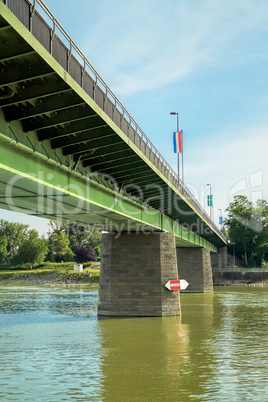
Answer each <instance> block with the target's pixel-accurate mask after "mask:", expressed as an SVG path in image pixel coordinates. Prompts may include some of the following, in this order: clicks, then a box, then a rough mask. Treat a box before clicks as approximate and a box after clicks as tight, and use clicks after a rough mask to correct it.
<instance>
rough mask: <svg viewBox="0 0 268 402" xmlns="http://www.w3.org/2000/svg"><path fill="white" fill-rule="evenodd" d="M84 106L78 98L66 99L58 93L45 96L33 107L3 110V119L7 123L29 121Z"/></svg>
mask: <svg viewBox="0 0 268 402" xmlns="http://www.w3.org/2000/svg"><path fill="white" fill-rule="evenodd" d="M82 105H85V101H83V100H82V99H81V98H79V97H74V96H72V97H70V98H68V97H66V96H64V94H62V93H60V94H58V96H57V97H55V94H54V96H53V95H52V96H47V97H46V98H44V99H42V102H40V101H39V102H36V103H35V106H34V107H33V106H27V107H26V106H25V107H23V106H20V107H16V106H13V107H12V106H10V107H7V108H5V109H4V113H5V118H6V120H7V121H13V120H24V119H29V118H31V117H38V116H42V115H44V114H49V115H50V114H51V113H55V112H58V111H61V110H68V109H69V108H73V107H76V106H82Z"/></svg>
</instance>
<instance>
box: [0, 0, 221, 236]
mask: <svg viewBox="0 0 268 402" xmlns="http://www.w3.org/2000/svg"><path fill="white" fill-rule="evenodd" d="M0 1H2V2H3V3H4V4H5V5H6V6H7V7H8V8H9V9H10V10H11V11H12V12H13V13H14V14H15V15H16V17H17V18H18V19H19V20H20V21H21V22H22V23H23V24H24V25H25V27H27V29H28V30H29V31H30V32H31V33H32V34H33V35H34V36H35V37H36V38H37V39H38V40H39V42H40V43H41V44H42V45H43V46H44V47H45V48H46V50H47V51H48V52H49V53H50V54H51V55H52V56H53V57H54V58H55V59H56V60H57V61H58V62H59V63H60V64H61V66H62V67H63V68H64V69H65V70H66V71H67V72H68V73H69V74H70V75H71V76H72V78H73V79H74V80H75V81H76V82H77V83H78V84H79V85H80V86H81V87H82V88H83V89H84V90H85V91H86V92H87V93H88V94H89V95H90V96H91V97H92V98H93V100H94V101H95V102H96V103H97V104H98V105H99V106H100V107H101V108H102V109H103V110H104V111H105V113H106V114H107V115H108V116H109V117H110V118H111V119H112V120H113V121H114V122H115V123H116V124H117V125H118V126H119V127H120V129H122V131H123V132H124V133H125V134H126V135H127V136H128V137H129V139H130V140H131V141H132V142H133V143H134V144H135V145H136V146H137V147H138V148H139V149H140V150H141V151H142V152H143V153H144V154H145V155H146V157H147V158H148V159H149V160H150V161H151V162H152V163H153V164H154V165H155V166H156V167H157V168H158V170H159V171H160V172H161V173H162V174H163V175H164V176H165V177H166V178H167V179H168V180H169V181H170V183H171V184H172V185H173V186H174V187H175V188H178V190H179V191H180V193H181V194H183V196H184V197H185V198H186V199H187V200H188V201H189V202H190V204H191V205H192V206H193V207H194V208H195V209H196V210H197V211H198V212H199V213H200V214H201V216H202V217H203V218H205V219H206V220H207V221H208V222H209V225H210V226H211V227H212V228H213V230H214V231H215V232H216V233H217V234H218V236H219V237H220V238H222V239H223V240H224V236H223V235H222V233H221V232H220V231H219V229H218V227H217V226H216V225H215V223H214V222H213V221H212V220H211V219H210V217H209V216H208V214H207V213H206V212H205V210H204V209H203V207H202V206H201V205H200V203H199V202H198V201H197V200H196V198H195V197H194V195H193V194H192V193H191V191H190V190H189V189H188V188H187V187H186V185H185V184H184V183H183V181H182V180H181V179H180V178H179V176H178V175H177V173H176V172H175V171H174V169H173V168H172V167H171V166H170V165H169V163H168V162H167V161H166V159H165V158H164V157H163V155H161V153H160V152H159V151H158V149H157V148H156V147H155V146H154V144H153V143H152V141H151V140H150V139H149V138H148V137H147V135H146V134H145V133H144V131H143V130H142V129H141V127H140V126H139V125H138V123H137V122H136V121H135V120H134V118H133V117H132V116H131V115H130V114H129V112H128V111H127V110H126V108H125V107H124V106H123V104H122V103H121V102H120V100H119V99H118V98H117V97H116V95H115V94H114V93H113V91H112V90H111V89H110V88H109V87H108V85H107V84H106V82H105V81H104V80H103V79H102V77H101V76H100V75H99V73H98V72H97V71H96V70H95V68H94V67H93V66H92V64H91V63H90V62H89V61H88V59H87V58H86V56H85V55H84V54H83V52H82V51H81V50H80V49H79V47H78V46H77V45H76V43H75V42H74V41H73V40H72V38H71V37H70V36H69V35H68V33H67V32H66V31H65V29H64V28H63V27H62V25H61V24H60V23H59V21H58V20H57V19H56V17H55V16H54V15H53V14H52V12H51V11H50V10H49V8H48V7H47V6H46V4H45V3H44V2H43V1H42V0H30V1H29V0H20V1H18V0H0Z"/></svg>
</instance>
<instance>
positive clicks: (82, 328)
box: [0, 286, 268, 402]
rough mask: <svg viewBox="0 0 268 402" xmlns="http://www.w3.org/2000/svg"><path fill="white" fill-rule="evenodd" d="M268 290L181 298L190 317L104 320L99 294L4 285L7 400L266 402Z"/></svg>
mask: <svg viewBox="0 0 268 402" xmlns="http://www.w3.org/2000/svg"><path fill="white" fill-rule="evenodd" d="M267 295H268V288H249V287H244V288H234V287H232V288H216V289H215V292H214V294H213V295H209V294H182V295H181V306H182V317H181V319H180V318H179V317H166V318H138V319H136V318H130V319H128V318H125V319H119V318H117V319H99V320H98V319H97V297H98V293H97V291H96V290H90V289H88V288H84V289H82V288H79V289H77V288H76V289H75V288H71V289H66V288H45V287H32V286H25V287H10V286H2V287H0V400H3V401H5V400H7V401H8V400H10V401H19V402H20V401H53V402H54V401H69V400H73V401H89V402H90V401H97V402H107V401H109V402H110V401H111V402H113V401H115V402H120V401H124V402H125V401H126V402H127V401H146V402H147V401H152V402H155V401H169V402H180V401H182V402H187V401H197V400H198V401H210V402H211V401H221V402H224V401H229V400H232V401H236V402H240V401H242V400H243V401H266V400H268V376H267V366H268V356H267V347H268V336H267V335H268V334H267V328H268V311H267Z"/></svg>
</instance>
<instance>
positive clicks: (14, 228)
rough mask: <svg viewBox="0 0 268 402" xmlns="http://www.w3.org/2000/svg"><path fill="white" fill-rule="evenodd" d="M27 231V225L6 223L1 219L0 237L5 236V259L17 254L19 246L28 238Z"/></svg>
mask: <svg viewBox="0 0 268 402" xmlns="http://www.w3.org/2000/svg"><path fill="white" fill-rule="evenodd" d="M28 229H29V225H24V224H22V223H14V222H8V221H4V220H3V219H1V221H0V236H5V237H6V240H7V246H6V248H7V256H6V259H11V258H13V257H14V256H15V255H16V254H17V253H18V251H19V248H20V245H21V244H22V242H23V241H24V240H26V239H27V237H28Z"/></svg>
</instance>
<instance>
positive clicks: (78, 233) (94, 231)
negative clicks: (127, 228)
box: [65, 224, 102, 256]
mask: <svg viewBox="0 0 268 402" xmlns="http://www.w3.org/2000/svg"><path fill="white" fill-rule="evenodd" d="M65 231H66V233H68V235H69V239H70V248H71V249H72V251H73V252H74V253H75V250H76V248H77V247H78V246H89V247H91V248H92V249H93V250H95V253H96V255H97V256H100V254H101V239H102V232H101V231H100V230H99V229H98V228H92V227H90V226H83V225H76V224H73V225H71V224H67V225H66V228H65Z"/></svg>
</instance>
